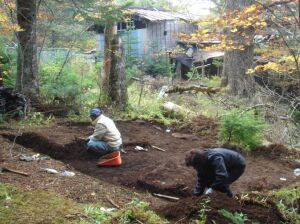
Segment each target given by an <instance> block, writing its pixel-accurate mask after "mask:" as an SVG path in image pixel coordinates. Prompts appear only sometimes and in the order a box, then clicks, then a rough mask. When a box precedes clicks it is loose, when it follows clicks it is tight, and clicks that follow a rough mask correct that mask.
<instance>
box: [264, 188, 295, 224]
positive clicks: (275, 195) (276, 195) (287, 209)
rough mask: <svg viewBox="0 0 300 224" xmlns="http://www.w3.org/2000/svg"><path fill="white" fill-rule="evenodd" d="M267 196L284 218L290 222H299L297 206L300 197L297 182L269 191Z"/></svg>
mask: <svg viewBox="0 0 300 224" xmlns="http://www.w3.org/2000/svg"><path fill="white" fill-rule="evenodd" d="M268 196H269V197H270V199H271V200H272V201H274V202H275V204H276V206H277V208H278V210H279V211H280V212H281V214H282V215H283V217H284V218H285V219H287V220H289V221H290V223H300V214H299V211H298V209H299V208H297V206H298V205H297V204H298V203H299V198H300V185H299V183H298V184H296V185H295V186H289V187H286V188H282V189H280V190H278V191H271V192H269V195H268Z"/></svg>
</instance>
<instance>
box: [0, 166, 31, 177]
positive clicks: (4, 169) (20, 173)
mask: <svg viewBox="0 0 300 224" xmlns="http://www.w3.org/2000/svg"><path fill="white" fill-rule="evenodd" d="M2 172H11V173H16V174H19V175H22V176H26V177H28V176H29V174H28V173H24V172H21V171H18V170H13V169H8V168H6V167H0V173H2Z"/></svg>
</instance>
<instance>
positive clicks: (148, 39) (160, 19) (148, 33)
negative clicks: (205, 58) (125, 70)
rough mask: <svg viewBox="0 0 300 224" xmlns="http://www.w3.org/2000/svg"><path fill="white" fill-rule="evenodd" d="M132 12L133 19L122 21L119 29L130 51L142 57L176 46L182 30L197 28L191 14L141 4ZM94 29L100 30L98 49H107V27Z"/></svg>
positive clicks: (184, 31)
mask: <svg viewBox="0 0 300 224" xmlns="http://www.w3.org/2000/svg"><path fill="white" fill-rule="evenodd" d="M128 12H129V15H128V17H129V20H127V21H126V22H122V21H121V22H119V23H118V25H117V31H118V34H119V35H120V37H121V39H122V41H123V44H124V48H125V52H126V55H130V56H132V57H135V58H139V59H142V60H143V59H147V58H149V57H152V56H154V55H156V54H157V53H161V52H163V53H164V52H167V51H169V50H170V49H172V48H174V47H176V44H177V41H178V39H179V38H178V34H179V33H191V32H193V31H194V30H195V29H196V28H197V27H196V26H195V25H193V24H192V21H191V18H189V17H188V16H186V15H184V14H181V13H173V12H168V11H161V10H157V9H151V10H150V9H137V8H135V9H129V10H128ZM94 30H95V31H96V32H97V37H96V42H97V43H96V49H97V52H98V53H100V55H101V54H103V51H104V29H103V28H101V27H95V28H94Z"/></svg>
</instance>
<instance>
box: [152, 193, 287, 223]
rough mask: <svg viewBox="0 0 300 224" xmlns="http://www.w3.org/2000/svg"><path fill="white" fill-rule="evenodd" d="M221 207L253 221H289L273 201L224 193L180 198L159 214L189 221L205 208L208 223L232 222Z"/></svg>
mask: <svg viewBox="0 0 300 224" xmlns="http://www.w3.org/2000/svg"><path fill="white" fill-rule="evenodd" d="M221 209H226V210H227V211H229V212H232V213H234V212H239V213H243V214H244V215H246V216H247V218H248V219H249V220H251V222H252V223H255V222H256V223H268V224H277V223H280V222H283V223H285V222H287V221H288V220H286V219H285V218H284V217H282V215H281V213H280V212H279V211H278V210H277V209H276V206H275V205H274V204H273V203H272V202H267V203H266V204H265V205H261V204H259V203H257V202H255V201H252V200H248V201H241V200H237V199H230V198H228V197H227V196H225V195H224V194H222V193H217V192H215V193H213V194H212V195H210V196H209V197H208V196H202V197H189V198H185V199H182V200H180V202H177V203H174V204H173V205H168V206H163V207H161V208H159V209H158V211H157V212H158V214H160V215H161V216H164V217H165V218H167V219H168V220H170V221H171V222H175V223H188V222H187V221H188V220H191V219H197V217H198V216H199V211H201V210H203V211H204V210H205V214H206V217H207V222H206V223H218V224H230V223H232V222H230V220H227V219H226V218H224V216H223V215H222V214H221V213H220V210H221Z"/></svg>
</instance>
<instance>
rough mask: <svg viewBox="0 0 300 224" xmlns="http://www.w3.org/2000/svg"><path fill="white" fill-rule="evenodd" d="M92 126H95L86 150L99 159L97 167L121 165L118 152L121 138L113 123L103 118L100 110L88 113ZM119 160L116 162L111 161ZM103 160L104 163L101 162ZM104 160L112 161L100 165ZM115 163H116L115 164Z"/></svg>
mask: <svg viewBox="0 0 300 224" xmlns="http://www.w3.org/2000/svg"><path fill="white" fill-rule="evenodd" d="M90 118H91V120H92V124H93V125H95V129H94V133H93V134H92V135H91V136H89V137H88V143H87V150H88V152H89V153H91V154H93V155H95V156H96V157H100V159H101V160H99V162H98V163H97V165H103V164H109V165H112V166H114V165H121V160H120V150H121V148H120V147H121V144H122V138H121V134H120V132H119V130H118V129H117V127H116V125H115V123H114V122H113V120H111V119H110V118H108V117H106V116H104V115H103V114H102V111H101V109H100V108H94V109H91V111H90ZM114 158H119V159H118V161H117V160H112V159H114ZM103 159H104V161H103ZM105 160H112V161H111V162H109V163H102V162H105ZM116 161H117V162H116Z"/></svg>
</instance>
